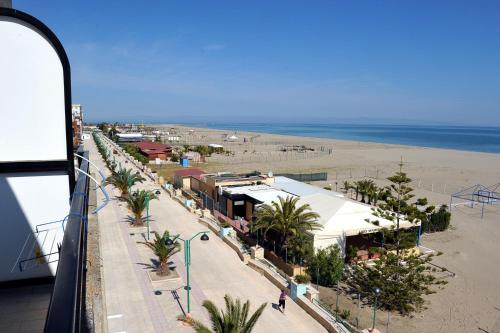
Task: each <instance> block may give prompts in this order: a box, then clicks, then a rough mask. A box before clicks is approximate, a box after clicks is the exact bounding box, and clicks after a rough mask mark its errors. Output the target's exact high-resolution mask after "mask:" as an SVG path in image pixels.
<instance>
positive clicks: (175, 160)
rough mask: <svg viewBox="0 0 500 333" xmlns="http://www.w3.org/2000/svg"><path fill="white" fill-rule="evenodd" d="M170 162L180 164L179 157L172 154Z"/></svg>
mask: <svg viewBox="0 0 500 333" xmlns="http://www.w3.org/2000/svg"><path fill="white" fill-rule="evenodd" d="M170 161H171V162H179V155H177V154H172V156H171V157H170Z"/></svg>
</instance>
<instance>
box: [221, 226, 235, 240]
mask: <svg viewBox="0 0 500 333" xmlns="http://www.w3.org/2000/svg"><path fill="white" fill-rule="evenodd" d="M231 231H233V228H232V227H231V225H230V224H229V223H227V222H223V223H222V225H221V227H220V230H219V235H220V237H222V238H224V237H226V236H228V235H230V234H231Z"/></svg>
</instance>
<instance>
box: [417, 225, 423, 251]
mask: <svg viewBox="0 0 500 333" xmlns="http://www.w3.org/2000/svg"><path fill="white" fill-rule="evenodd" d="M421 235H422V224H420V225H419V226H418V237H417V246H420V236H421Z"/></svg>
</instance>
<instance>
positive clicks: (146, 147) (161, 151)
mask: <svg viewBox="0 0 500 333" xmlns="http://www.w3.org/2000/svg"><path fill="white" fill-rule="evenodd" d="M131 144H132V145H134V146H136V147H137V148H138V149H139V151H140V152H141V154H142V155H144V156H146V157H147V158H148V159H149V160H150V161H154V160H156V159H160V160H162V161H165V160H167V158H168V157H170V156H171V155H172V147H171V146H170V145H166V144H163V143H159V142H150V141H140V142H133V143H131Z"/></svg>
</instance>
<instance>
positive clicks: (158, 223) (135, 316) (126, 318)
mask: <svg viewBox="0 0 500 333" xmlns="http://www.w3.org/2000/svg"><path fill="white" fill-rule="evenodd" d="M86 146H87V149H89V150H90V155H91V159H92V161H94V162H95V163H96V164H97V165H98V166H100V167H103V162H102V161H101V160H100V158H99V155H98V152H97V149H96V148H95V145H94V144H93V143H91V142H87V143H86ZM117 161H121V162H122V165H124V166H128V167H132V164H131V163H128V164H125V163H124V160H123V158H121V157H120V158H117ZM139 187H140V188H147V189H153V188H158V185H155V184H153V183H152V182H151V181H147V182H146V183H144V184H141V185H139ZM107 189H108V192H110V193H112V191H113V190H112V189H111V188H110V187H108V188H107ZM99 200H102V196H101V195H99V196H98V201H99ZM127 214H128V212H127V210H126V207H125V205H124V204H122V203H120V202H118V201H116V200H113V201H112V202H111V203H110V204H108V206H106V207H105V208H104V209H102V210H101V211H100V212H99V225H100V231H101V251H102V259H103V272H104V284H105V300H106V308H107V318H108V328H109V332H111V333H112V332H123V331H126V332H191V331H192V329H191V328H189V327H185V326H183V325H182V324H181V323H180V322H178V321H177V320H176V318H177V316H179V315H181V314H182V313H183V310H184V311H185V310H186V291H185V290H184V289H183V287H184V285H185V281H186V271H185V268H184V253H183V252H181V253H179V254H177V255H176V256H175V257H174V258H173V262H174V265H175V266H176V267H177V272H178V273H179V275H180V278H179V279H178V280H174V281H169V282H165V281H163V282H151V280H150V278H149V276H148V273H147V271H148V270H149V268H148V264H150V259H152V258H153V257H154V256H153V255H152V253H151V252H149V250H148V249H147V248H146V247H145V246H144V245H141V244H137V241H140V240H142V238H143V237H144V235H145V233H144V232H143V231H144V230H139V229H134V228H132V227H130V226H128V224H127V223H125V222H124V219H125V217H126V216H127ZM150 214H151V216H152V220H153V221H152V222H151V228H152V230H157V231H159V232H163V231H164V230H165V229H168V230H169V231H170V232H171V233H173V234H180V235H181V237H183V238H190V237H191V236H193V235H194V234H196V233H197V232H199V231H203V230H205V228H204V227H203V226H202V225H201V224H199V223H198V222H197V216H196V215H194V214H192V213H190V212H188V211H187V210H186V209H185V208H184V207H182V206H181V205H180V204H179V203H177V202H175V201H173V200H172V199H171V198H170V197H169V196H168V194H166V193H165V192H162V194H161V195H160V198H159V200H153V201H151V204H150ZM141 231H142V232H141ZM191 257H192V261H191V287H192V290H191V313H192V315H193V317H195V318H197V319H199V320H201V321H203V322H206V323H207V324H208V317H207V314H206V311H205V310H204V309H203V308H202V307H201V304H202V302H203V300H205V299H209V300H212V301H213V302H214V303H215V304H217V305H219V306H221V307H222V306H223V304H224V300H223V297H224V295H225V294H229V295H231V296H232V297H234V298H236V297H239V298H240V299H242V300H247V299H249V300H250V304H251V311H252V312H253V311H254V310H255V309H256V308H257V307H258V306H259V305H260V304H262V303H264V302H267V303H268V305H267V308H266V310H265V311H264V313H263V315H262V316H261V318H260V320H259V321H258V323H257V325H256V327H255V330H254V331H255V332H274V333H276V332H279V331H282V332H325V329H324V328H323V327H322V326H321V325H320V324H318V323H317V322H316V321H315V320H314V319H313V318H312V317H310V316H309V315H308V314H307V313H305V312H304V311H303V310H302V309H301V308H300V307H299V306H298V305H297V304H295V303H294V302H293V301H291V300H289V301H288V302H287V309H286V314H285V315H283V314H282V313H281V312H279V311H278V310H275V309H274V308H273V306H272V304H273V303H276V302H277V300H278V296H279V292H280V291H279V289H278V288H276V287H275V286H274V285H273V284H272V283H270V282H269V281H268V280H267V279H266V278H264V277H263V276H261V275H260V274H258V273H257V272H255V271H254V270H252V269H251V268H250V267H248V266H246V265H245V264H243V263H242V262H241V261H240V259H239V258H238V256H237V255H236V253H235V252H234V251H233V250H232V249H231V248H229V247H228V246H227V245H226V244H225V243H224V242H223V241H222V240H221V239H220V238H218V237H217V236H216V235H210V240H209V241H208V242H202V241H201V240H199V238H195V239H194V240H193V241H192V243H191ZM157 290H160V291H161V295H155V293H154V291H157ZM176 295H178V300H177V299H176V298H175V296H176Z"/></svg>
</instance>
